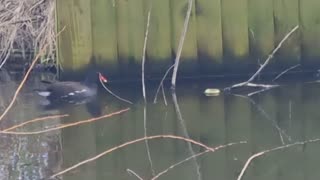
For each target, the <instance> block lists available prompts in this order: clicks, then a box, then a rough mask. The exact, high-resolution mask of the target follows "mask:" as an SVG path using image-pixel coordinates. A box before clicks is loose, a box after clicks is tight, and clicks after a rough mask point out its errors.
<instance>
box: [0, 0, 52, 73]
mask: <svg viewBox="0 0 320 180" xmlns="http://www.w3.org/2000/svg"><path fill="white" fill-rule="evenodd" d="M0 4H1V5H0V49H1V50H2V51H1V52H0V61H1V64H0V69H1V67H2V66H3V65H4V64H5V63H6V61H7V60H8V58H9V57H10V55H11V54H12V52H14V51H13V50H12V49H19V50H21V52H22V56H23V58H25V52H26V51H27V52H35V53H37V50H38V49H40V48H39V47H43V45H44V44H49V46H48V49H47V53H46V55H47V57H51V59H54V56H55V49H56V48H55V47H56V46H55V44H56V43H55V42H56V39H55V35H54V34H55V11H54V9H55V0H19V1H17V0H15V1H13V0H0Z"/></svg>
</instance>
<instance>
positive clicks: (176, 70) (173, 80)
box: [171, 0, 193, 90]
mask: <svg viewBox="0 0 320 180" xmlns="http://www.w3.org/2000/svg"><path fill="white" fill-rule="evenodd" d="M192 4H193V0H189V1H188V12H187V14H186V18H185V21H184V26H183V31H182V33H181V37H180V41H179V46H178V51H177V56H176V58H175V60H174V64H175V65H174V68H173V73H172V79H171V89H173V90H174V89H176V79H177V73H178V67H179V61H180V56H181V52H182V48H183V44H184V39H185V37H186V34H187V31H188V25H189V19H190V15H191V11H192Z"/></svg>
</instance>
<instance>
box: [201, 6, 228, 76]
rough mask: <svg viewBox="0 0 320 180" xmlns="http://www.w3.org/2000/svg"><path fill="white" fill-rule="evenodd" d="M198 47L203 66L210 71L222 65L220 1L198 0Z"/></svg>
mask: <svg viewBox="0 0 320 180" xmlns="http://www.w3.org/2000/svg"><path fill="white" fill-rule="evenodd" d="M196 15H197V16H196V18H197V46H198V58H199V61H200V63H201V65H202V66H203V67H204V68H205V69H208V68H210V69H211V71H212V68H214V67H217V65H219V64H220V65H221V64H222V56H223V47H222V24H221V2H220V0H197V1H196Z"/></svg>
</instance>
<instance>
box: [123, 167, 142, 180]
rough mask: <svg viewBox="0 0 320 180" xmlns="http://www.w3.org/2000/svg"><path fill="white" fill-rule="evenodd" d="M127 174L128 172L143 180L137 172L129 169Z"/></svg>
mask: <svg viewBox="0 0 320 180" xmlns="http://www.w3.org/2000/svg"><path fill="white" fill-rule="evenodd" d="M127 172H128V173H129V174H132V175H134V176H135V177H137V178H138V179H139V180H143V178H142V177H140V176H139V175H138V174H137V173H136V172H134V171H132V170H131V169H127Z"/></svg>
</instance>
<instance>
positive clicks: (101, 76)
mask: <svg viewBox="0 0 320 180" xmlns="http://www.w3.org/2000/svg"><path fill="white" fill-rule="evenodd" d="M99 79H100V81H102V82H104V83H107V82H108V80H107V78H106V77H104V76H103V75H102V74H101V73H99Z"/></svg>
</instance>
